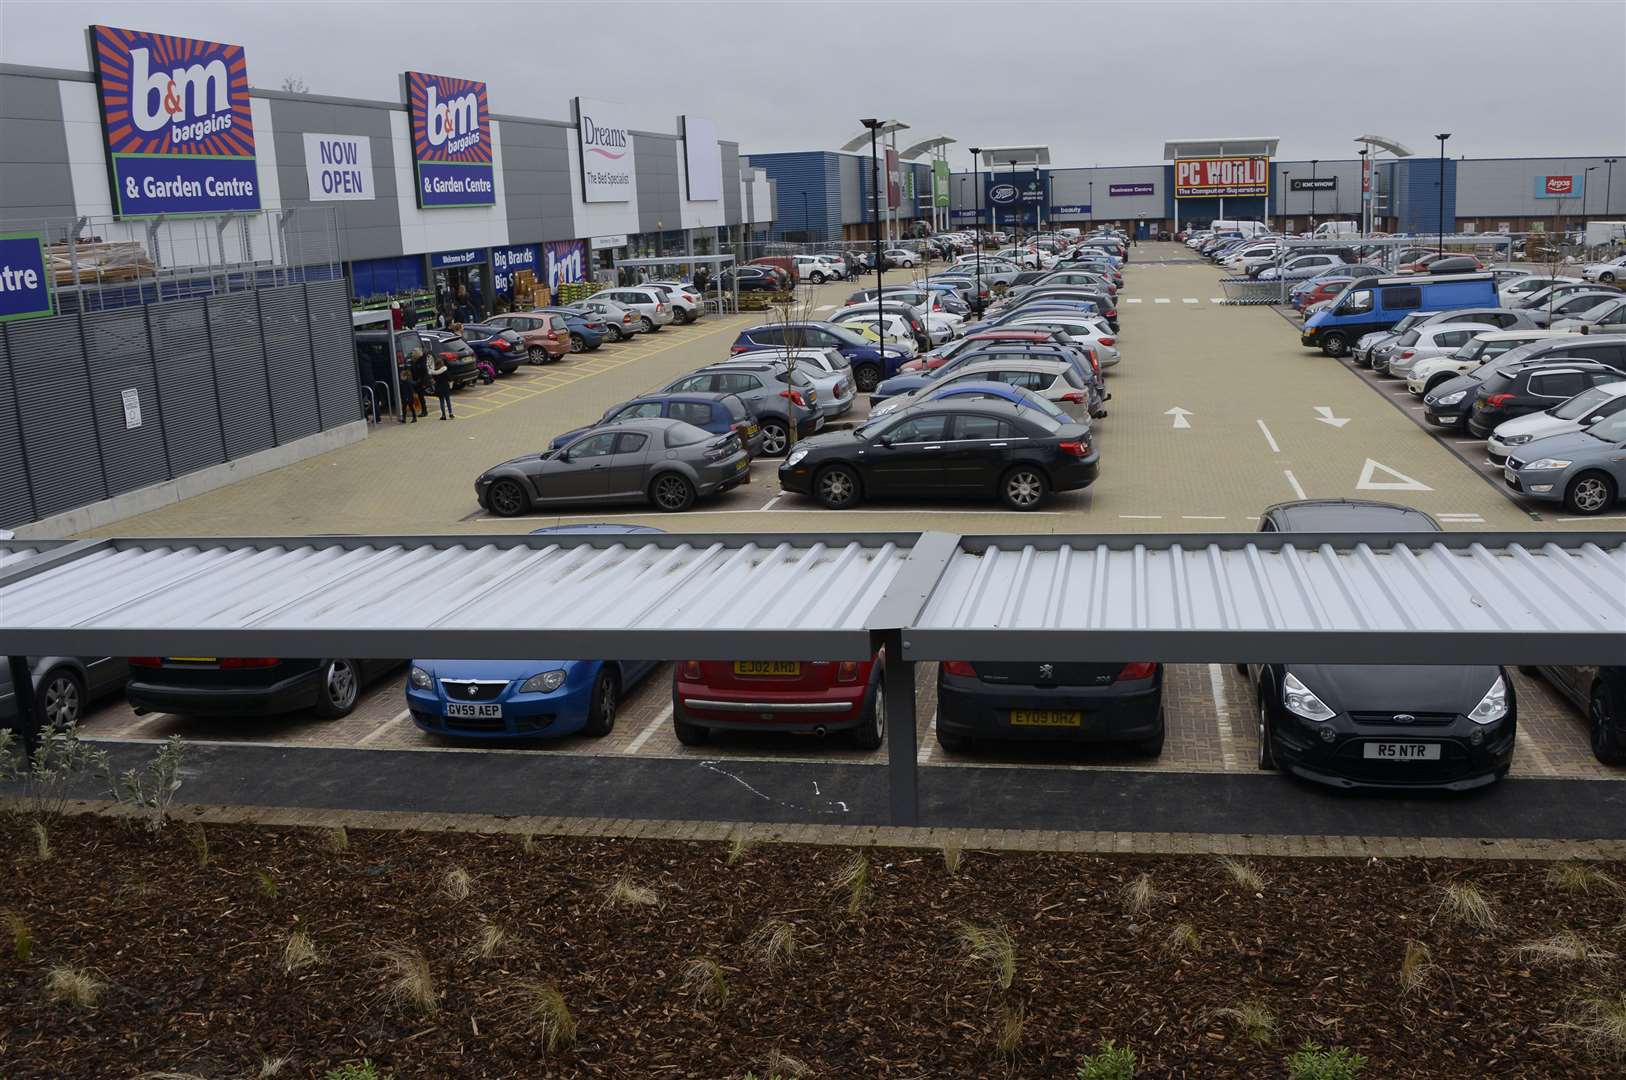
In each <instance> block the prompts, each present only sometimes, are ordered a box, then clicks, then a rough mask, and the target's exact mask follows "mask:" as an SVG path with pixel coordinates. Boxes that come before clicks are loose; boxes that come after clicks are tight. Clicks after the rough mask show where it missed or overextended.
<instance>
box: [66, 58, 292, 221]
mask: <svg viewBox="0 0 1626 1080" xmlns="http://www.w3.org/2000/svg"><path fill="white" fill-rule="evenodd" d="M90 33H91V53H92V55H93V56H94V58H95V66H96V83H97V86H98V90H99V94H100V96H101V111H102V130H103V132H104V135H105V138H106V142H107V161H108V172H109V180H110V182H111V184H112V187H113V199H114V203H115V205H116V206H117V207H118V212H119V214H120V216H122V217H151V216H153V215H156V214H220V213H227V212H230V211H236V210H258V209H259V208H260V183H259V176H258V174H257V173H256V171H255V162H254V119H253V115H252V114H251V112H250V110H249V100H248V61H247V59H246V58H245V57H244V55H243V47H242V46H241V45H222V44H220V43H219V42H214V41H199V40H197V39H195V38H183V37H172V36H170V35H168V34H147V33H142V32H141V31H137V30H120V29H118V28H117V27H112V26H92V27H91V28H90Z"/></svg>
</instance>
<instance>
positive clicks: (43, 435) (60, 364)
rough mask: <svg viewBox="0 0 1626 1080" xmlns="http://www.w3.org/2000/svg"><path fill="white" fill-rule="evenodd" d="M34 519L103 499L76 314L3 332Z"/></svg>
mask: <svg viewBox="0 0 1626 1080" xmlns="http://www.w3.org/2000/svg"><path fill="white" fill-rule="evenodd" d="M6 345H7V351H8V352H9V353H10V357H11V370H12V375H13V377H14V378H15V379H16V383H17V413H18V417H19V419H20V420H21V423H22V432H23V441H24V444H25V445H26V446H27V447H28V471H29V481H30V483H31V484H32V485H33V491H34V512H35V515H36V516H37V517H49V516H50V515H52V514H58V513H61V512H62V511H64V510H72V509H73V508H74V507H77V506H84V505H85V504H86V503H92V502H96V501H97V500H98V499H105V498H107V484H106V481H105V479H104V477H103V475H102V459H101V454H100V453H99V452H98V451H97V436H96V427H95V423H94V421H93V420H92V417H91V407H90V379H89V377H88V376H87V375H86V373H85V343H84V339H83V338H82V337H81V336H80V333H79V317H78V316H77V315H61V316H57V317H55V318H49V319H28V320H26V321H22V322H13V323H10V324H9V325H8V326H7V327H6Z"/></svg>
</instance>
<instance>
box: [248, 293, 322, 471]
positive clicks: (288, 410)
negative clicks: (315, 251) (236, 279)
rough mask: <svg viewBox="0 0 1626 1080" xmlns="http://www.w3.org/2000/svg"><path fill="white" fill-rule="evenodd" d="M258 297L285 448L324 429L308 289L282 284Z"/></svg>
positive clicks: (276, 415)
mask: <svg viewBox="0 0 1626 1080" xmlns="http://www.w3.org/2000/svg"><path fill="white" fill-rule="evenodd" d="M255 295H257V296H258V297H259V300H260V329H261V331H262V332H263V333H264V334H265V357H266V366H267V367H268V368H269V369H270V373H271V417H272V420H273V421H274V423H275V424H276V434H277V444H278V445H281V444H283V443H288V442H293V441H294V440H295V439H300V438H303V437H305V436H307V435H314V434H316V433H317V432H318V431H320V430H321V426H322V421H321V417H320V415H319V414H318V413H317V411H316V375H315V373H314V372H312V371H311V335H310V329H309V328H308V327H307V326H306V325H305V288H304V286H302V285H280V286H277V287H276V288H271V289H261V290H260V291H259V292H258V293H256V294H255Z"/></svg>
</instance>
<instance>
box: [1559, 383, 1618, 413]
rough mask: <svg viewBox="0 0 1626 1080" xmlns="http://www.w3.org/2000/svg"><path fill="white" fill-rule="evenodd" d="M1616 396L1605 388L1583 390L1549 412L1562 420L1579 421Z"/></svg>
mask: <svg viewBox="0 0 1626 1080" xmlns="http://www.w3.org/2000/svg"><path fill="white" fill-rule="evenodd" d="M1615 396H1616V395H1615V394H1613V393H1611V392H1610V391H1609V389H1608V387H1607V384H1606V385H1605V386H1594V387H1592V389H1590V390H1582V391H1581V392H1580V393H1579V394H1576V395H1575V396H1574V397H1572V398H1570V399H1569V400H1568V401H1561V402H1559V403H1558V404H1557V405H1554V406H1553V407H1552V408H1551V409H1548V410H1547V414H1548V415H1549V416H1556V417H1557V418H1558V419H1560V420H1579V419H1580V418H1581V417H1583V416H1585V415H1586V414H1587V413H1589V412H1591V411H1592V410H1593V409H1596V408H1597V407H1598V406H1599V405H1602V404H1603V403H1604V402H1606V401H1609V400H1612V399H1613V398H1614V397H1615Z"/></svg>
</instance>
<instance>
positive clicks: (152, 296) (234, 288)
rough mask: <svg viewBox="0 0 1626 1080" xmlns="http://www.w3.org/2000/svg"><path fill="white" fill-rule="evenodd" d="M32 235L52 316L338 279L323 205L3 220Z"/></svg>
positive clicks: (2, 225) (333, 232)
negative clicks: (48, 282)
mask: <svg viewBox="0 0 1626 1080" xmlns="http://www.w3.org/2000/svg"><path fill="white" fill-rule="evenodd" d="M8 232H24V233H39V234H40V235H41V236H43V237H44V238H45V242H46V245H47V248H46V259H47V264H48V266H49V268H50V272H51V275H52V284H53V286H54V288H53V298H54V303H55V307H56V313H57V314H59V315H68V314H73V313H76V312H89V311H107V310H114V309H119V308H129V307H134V306H138V305H141V304H153V303H161V302H165V301H171V300H183V299H189V298H199V297H206V296H217V295H221V294H230V293H241V292H248V291H251V290H254V289H263V288H267V287H275V286H281V285H292V284H298V283H302V282H307V281H338V280H341V279H342V278H343V276H344V272H343V266H342V260H341V258H340V252H339V230H338V222H337V219H336V217H335V215H334V212H333V208H332V207H304V206H302V207H295V208H292V209H286V210H262V211H257V212H254V213H239V214H221V215H216V216H210V217H196V218H166V217H156V218H151V219H133V220H119V219H117V218H112V217H92V216H85V217H78V218H34V219H29V218H6V219H5V220H4V221H0V233H8Z"/></svg>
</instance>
